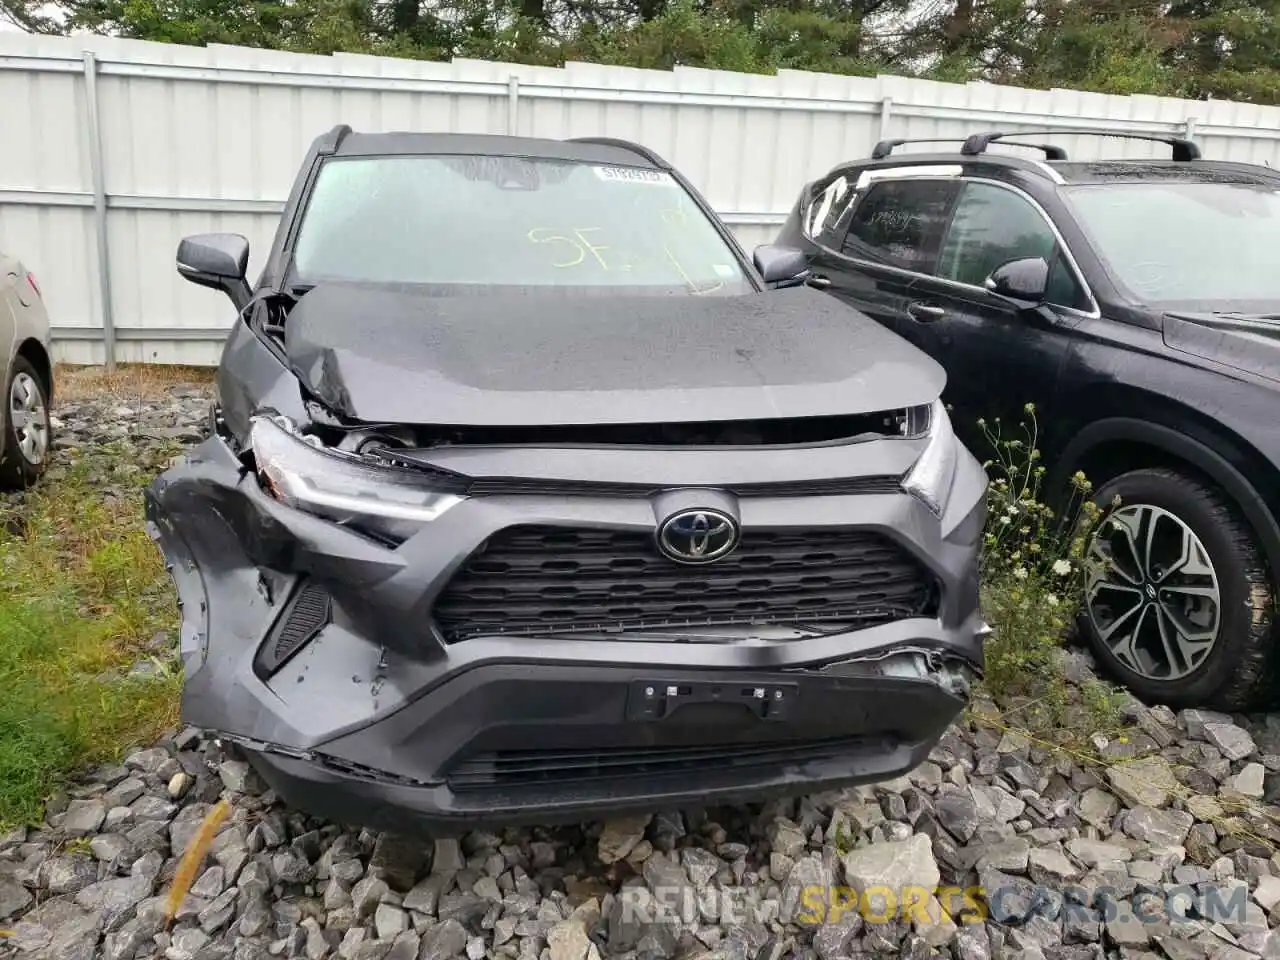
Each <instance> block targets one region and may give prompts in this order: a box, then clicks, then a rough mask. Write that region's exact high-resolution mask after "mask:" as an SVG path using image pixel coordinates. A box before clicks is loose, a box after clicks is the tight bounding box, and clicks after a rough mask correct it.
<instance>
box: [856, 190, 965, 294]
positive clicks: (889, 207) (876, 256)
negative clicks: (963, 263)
mask: <svg viewBox="0 0 1280 960" xmlns="http://www.w3.org/2000/svg"><path fill="white" fill-rule="evenodd" d="M956 189H957V185H956V182H955V181H954V180H939V179H930V178H921V179H918V180H884V181H881V182H880V183H876V184H874V185H873V186H872V187H871V189H870V190H868V191H867V193H866V196H865V197H864V198H863V199H862V201H861V202H860V203H858V205H857V206H856V207H854V210H853V219H852V221H851V222H850V224H849V232H848V233H847V234H846V235H845V238H844V244H843V246H842V247H841V252H842V253H844V254H845V255H846V256H849V257H855V258H857V259H859V260H870V261H873V262H877V263H884V264H887V265H889V266H892V267H899V268H901V269H903V270H914V271H918V272H920V273H928V272H930V271H931V270H932V268H933V264H934V261H935V260H936V258H937V256H938V247H939V245H940V243H941V240H942V231H943V229H944V228H945V226H946V223H947V213H948V211H949V210H950V208H951V201H952V199H953V198H954V197H955V194H956Z"/></svg>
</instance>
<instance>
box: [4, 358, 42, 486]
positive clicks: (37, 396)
mask: <svg viewBox="0 0 1280 960" xmlns="http://www.w3.org/2000/svg"><path fill="white" fill-rule="evenodd" d="M9 423H10V425H11V426H12V427H13V432H14V435H15V436H16V437H17V438H18V450H19V451H21V453H22V457H23V459H25V460H26V461H27V463H29V464H31V465H32V466H39V465H40V464H42V463H44V458H45V456H46V454H47V453H48V451H49V412H48V410H47V409H45V403H44V393H43V391H41V389H40V385H39V384H38V383H36V381H35V378H34V377H32V376H31V375H30V374H28V373H19V374H18V375H17V376H15V377H14V378H13V383H12V385H11V386H10V387H9Z"/></svg>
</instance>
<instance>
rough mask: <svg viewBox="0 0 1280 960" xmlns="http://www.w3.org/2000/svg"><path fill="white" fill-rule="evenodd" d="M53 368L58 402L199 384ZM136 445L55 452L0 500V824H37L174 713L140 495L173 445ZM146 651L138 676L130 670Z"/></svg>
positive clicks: (157, 570) (170, 619) (165, 628)
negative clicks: (40, 476)
mask: <svg viewBox="0 0 1280 960" xmlns="http://www.w3.org/2000/svg"><path fill="white" fill-rule="evenodd" d="M60 374H61V376H60V379H59V381H58V386H59V388H60V390H59V398H58V399H59V401H60V402H65V401H66V400H68V399H70V398H83V397H86V396H91V395H98V396H102V397H104V399H105V400H106V401H107V402H108V403H112V402H114V403H120V402H124V401H125V400H127V399H128V398H130V397H132V398H137V397H140V396H149V395H153V394H154V393H155V392H157V391H163V390H165V389H167V388H168V387H171V386H173V385H175V384H176V383H180V382H198V380H196V378H193V377H192V376H191V374H190V373H187V375H186V376H185V377H181V378H180V377H178V376H176V375H174V374H172V373H168V372H166V371H142V372H134V371H127V370H126V371H121V372H118V373H116V374H115V375H114V376H112V377H110V378H108V377H105V376H104V375H95V374H93V373H89V374H79V373H78V372H77V371H71V372H70V375H67V374H66V373H63V372H62V371H60ZM56 413H57V411H56V410H55V415H56ZM147 449H149V450H150V453H149V454H146V455H144V454H142V453H141V452H140V449H139V448H138V447H135V446H134V445H133V444H131V443H128V442H124V441H118V442H115V443H110V444H95V445H92V446H88V445H86V446H85V447H84V448H82V449H80V450H79V451H77V452H76V453H75V454H72V453H70V452H68V451H62V452H60V453H59V454H58V459H57V460H56V461H55V465H54V466H53V467H51V469H50V473H49V475H48V476H46V478H45V479H44V481H43V482H42V483H41V484H40V485H38V486H37V487H36V488H35V489H34V490H31V491H27V492H26V493H25V494H24V495H22V496H13V497H9V498H7V499H0V690H3V691H4V693H3V696H0V826H3V825H13V824H18V823H24V822H37V821H38V820H39V819H40V818H41V816H42V812H43V807H44V804H45V802H46V800H47V799H48V797H49V796H50V795H51V794H52V793H53V792H54V791H56V790H57V789H59V788H60V787H62V786H64V785H65V784H66V783H67V782H68V780H69V778H71V777H72V776H73V775H74V774H75V773H76V772H77V771H80V770H82V769H84V768H85V767H86V766H88V765H91V764H94V763H98V762H105V761H111V760H114V759H118V758H119V756H120V755H121V754H122V752H124V751H125V750H126V749H128V748H129V747H130V746H132V745H135V744H142V743H145V742H147V741H148V740H153V739H154V738H155V737H157V736H158V735H159V734H160V733H161V732H162V731H164V730H165V729H167V728H169V727H171V726H173V725H174V724H175V722H176V720H177V703H178V692H179V682H180V681H179V678H178V676H177V672H176V671H175V670H174V669H172V664H171V663H170V662H169V659H170V657H171V653H170V646H169V644H168V643H167V642H165V643H161V644H156V643H154V640H155V638H156V637H157V635H158V634H162V633H164V634H166V635H167V636H168V637H176V626H177V619H176V608H175V604H174V599H173V594H172V588H171V586H170V583H169V580H168V577H167V575H166V573H165V569H164V563H163V560H162V559H161V557H160V554H159V551H158V550H157V549H156V548H155V546H154V544H153V543H152V542H151V540H150V539H149V538H148V537H147V535H146V533H145V530H144V527H143V523H142V496H141V491H142V487H143V485H144V484H145V483H146V482H148V481H149V480H150V479H151V477H152V476H154V475H155V473H157V472H159V470H161V469H163V467H164V464H165V463H166V461H167V460H168V458H169V457H170V456H172V455H173V454H174V453H176V452H178V449H179V447H178V445H176V444H173V445H170V446H168V447H166V446H164V445H159V446H156V445H154V444H152V445H151V446H150V447H149V448H147ZM111 488H116V489H124V490H126V491H130V492H131V493H132V495H128V496H123V497H122V496H119V495H118V494H117V495H113V493H111V492H108V491H109V490H110V489H111ZM149 659H150V660H153V667H154V669H152V670H151V671H150V674H151V675H150V676H130V671H131V669H132V668H133V667H134V666H135V665H136V664H139V663H140V662H146V661H147V660H149Z"/></svg>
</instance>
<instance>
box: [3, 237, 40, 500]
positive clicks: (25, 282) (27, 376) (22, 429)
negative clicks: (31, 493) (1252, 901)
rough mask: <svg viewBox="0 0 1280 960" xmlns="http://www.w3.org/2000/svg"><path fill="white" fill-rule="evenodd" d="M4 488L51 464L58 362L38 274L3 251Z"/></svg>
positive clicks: (24, 482) (31, 479) (25, 482)
mask: <svg viewBox="0 0 1280 960" xmlns="http://www.w3.org/2000/svg"><path fill="white" fill-rule="evenodd" d="M0 360H3V361H4V366H3V367H2V368H0V370H2V371H3V373H4V381H3V383H4V393H3V394H0V396H3V398H4V405H3V407H0V489H5V490H15V489H21V488H24V487H29V486H31V485H32V484H33V483H35V482H36V481H37V480H38V479H39V478H40V476H41V475H42V474H43V473H44V471H45V468H46V466H48V463H49V451H50V448H51V444H50V425H49V402H50V400H51V399H52V397H53V364H52V362H51V360H50V352H49V314H48V313H47V312H46V311H45V308H44V300H43V298H42V297H41V295H40V288H39V287H38V286H37V285H36V280H35V277H34V276H32V275H31V273H30V272H29V271H28V270H27V269H26V268H25V267H24V266H23V265H22V264H21V263H20V262H19V261H17V260H15V259H14V258H13V257H11V256H9V255H7V254H6V253H5V252H4V251H3V250H0Z"/></svg>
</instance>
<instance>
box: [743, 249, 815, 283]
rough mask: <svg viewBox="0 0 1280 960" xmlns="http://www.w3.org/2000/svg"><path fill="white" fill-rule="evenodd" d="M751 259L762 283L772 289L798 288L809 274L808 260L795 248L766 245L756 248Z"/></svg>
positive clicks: (801, 251) (802, 252)
mask: <svg viewBox="0 0 1280 960" xmlns="http://www.w3.org/2000/svg"><path fill="white" fill-rule="evenodd" d="M752 259H753V260H754V261H755V265H756V269H757V270H759V271H760V276H761V277H762V278H764V282H765V283H767V284H769V285H770V286H772V287H794V286H799V285H800V284H802V283H804V281H805V279H806V277H807V275H808V273H809V258H808V257H807V256H805V253H804V251H803V250H797V249H796V248H795V247H785V246H780V245H778V244H773V243H766V244H764V245H763V246H759V247H756V249H755V253H754V254H753V256H752Z"/></svg>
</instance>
